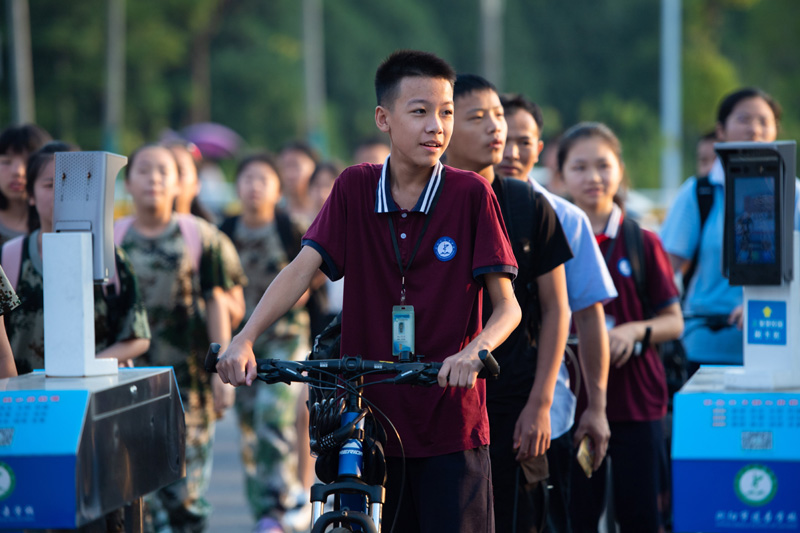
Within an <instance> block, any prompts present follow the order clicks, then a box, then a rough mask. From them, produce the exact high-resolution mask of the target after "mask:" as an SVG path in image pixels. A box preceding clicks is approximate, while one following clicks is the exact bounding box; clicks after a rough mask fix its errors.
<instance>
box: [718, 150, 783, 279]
mask: <svg viewBox="0 0 800 533" xmlns="http://www.w3.org/2000/svg"><path fill="white" fill-rule="evenodd" d="M715 149H716V150H717V154H719V157H720V160H721V161H722V166H723V168H724V169H725V237H724V241H723V261H722V262H723V269H724V270H725V274H726V275H727V277H728V279H729V281H730V284H731V285H739V286H747V285H781V284H782V283H783V282H784V281H791V280H792V262H793V259H794V256H793V253H792V249H793V241H794V193H795V180H794V172H795V155H794V152H795V144H794V142H793V141H792V142H786V141H781V142H776V143H769V144H765V143H718V144H716V145H715Z"/></svg>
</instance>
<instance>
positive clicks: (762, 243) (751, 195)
mask: <svg viewBox="0 0 800 533" xmlns="http://www.w3.org/2000/svg"><path fill="white" fill-rule="evenodd" d="M733 183H734V206H735V209H734V229H735V236H736V237H735V241H734V242H735V246H734V249H735V258H736V259H735V261H736V263H738V264H741V265H766V264H776V262H777V260H778V259H777V248H776V239H777V232H776V228H775V194H776V193H775V186H776V183H777V180H776V179H775V178H774V177H766V176H761V177H742V178H739V177H737V178H736V179H735V180H733Z"/></svg>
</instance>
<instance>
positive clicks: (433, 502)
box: [382, 446, 495, 533]
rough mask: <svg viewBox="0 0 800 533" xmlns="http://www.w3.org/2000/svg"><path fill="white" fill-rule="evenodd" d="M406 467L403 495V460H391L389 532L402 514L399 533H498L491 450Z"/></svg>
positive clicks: (386, 519)
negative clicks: (493, 497) (496, 531)
mask: <svg viewBox="0 0 800 533" xmlns="http://www.w3.org/2000/svg"><path fill="white" fill-rule="evenodd" d="M405 463H406V464H405V467H406V475H405V483H404V486H403V488H402V491H401V487H400V483H401V478H402V472H403V470H402V468H403V465H402V461H401V459H399V458H397V457H389V458H387V459H386V467H387V480H386V504H385V505H384V509H383V525H382V529H383V530H384V531H390V530H391V527H392V521H393V520H394V518H395V514H396V515H397V525H396V526H395V528H394V531H395V532H396V533H494V531H495V529H494V515H493V508H492V469H491V466H490V460H489V450H488V447H487V446H481V447H479V448H474V449H471V450H465V451H463V452H456V453H450V454H447V455H437V456H434V457H425V458H421V459H416V458H415V459H406V461H405ZM401 492H402V501H399V497H400V494H401ZM398 503H399V509H398Z"/></svg>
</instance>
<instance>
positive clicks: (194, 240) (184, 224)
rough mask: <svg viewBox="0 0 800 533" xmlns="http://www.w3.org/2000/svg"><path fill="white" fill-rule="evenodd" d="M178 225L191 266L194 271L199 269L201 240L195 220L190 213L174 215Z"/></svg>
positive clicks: (201, 248)
mask: <svg viewBox="0 0 800 533" xmlns="http://www.w3.org/2000/svg"><path fill="white" fill-rule="evenodd" d="M176 217H177V219H178V227H179V228H180V230H181V235H182V236H183V240H184V241H185V242H186V250H187V251H188V252H189V257H190V258H191V259H192V268H193V269H194V271H195V272H199V271H200V256H201V255H202V254H203V242H202V240H201V238H200V228H199V227H198V224H197V220H195V217H194V216H192V215H176Z"/></svg>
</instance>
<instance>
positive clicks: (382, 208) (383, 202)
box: [375, 156, 444, 215]
mask: <svg viewBox="0 0 800 533" xmlns="http://www.w3.org/2000/svg"><path fill="white" fill-rule="evenodd" d="M389 157H391V156H387V157H386V161H384V163H383V168H382V169H381V177H380V179H379V180H378V190H377V191H376V193H375V212H376V213H390V212H392V211H397V210H398V208H397V205H395V203H394V202H393V201H391V198H390V194H391V192H390V190H389V179H388V177H387V175H386V169H387V168H388V166H389ZM443 170H444V165H442V163H441V161H437V162H436V166H435V167H433V172H432V173H431V177H430V179H429V180H428V183H427V184H426V185H425V190H424V191H423V192H422V196H421V197H420V199H419V201H418V202H417V205H416V206H414V209H413V210H412V211H419V212H422V213H425V214H426V215H427V214H428V212H429V211H430V208H431V205H433V200H434V198H435V197H436V193H437V191H438V190H439V187H440V186H441V184H442V171H443Z"/></svg>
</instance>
